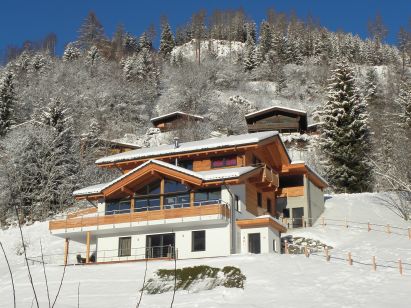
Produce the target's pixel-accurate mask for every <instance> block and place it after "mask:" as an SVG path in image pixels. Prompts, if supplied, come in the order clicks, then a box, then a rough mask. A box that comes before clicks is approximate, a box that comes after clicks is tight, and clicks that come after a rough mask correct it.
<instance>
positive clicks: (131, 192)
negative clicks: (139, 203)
mask: <svg viewBox="0 0 411 308" xmlns="http://www.w3.org/2000/svg"><path fill="white" fill-rule="evenodd" d="M121 191H122V192H125V193H126V194H129V195H130V197H133V196H134V191H132V190H131V189H128V188H127V187H125V186H123V187H121Z"/></svg>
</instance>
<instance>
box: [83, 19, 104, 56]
mask: <svg viewBox="0 0 411 308" xmlns="http://www.w3.org/2000/svg"><path fill="white" fill-rule="evenodd" d="M105 39H106V37H105V34H104V28H103V26H102V25H101V23H100V21H99V20H98V19H97V16H96V14H95V13H94V12H90V13H89V14H88V15H87V17H86V20H85V21H84V23H83V24H82V25H81V27H80V30H79V37H78V41H77V42H78V45H79V46H80V47H81V48H84V49H89V48H90V47H91V46H93V45H98V44H99V43H100V42H101V41H103V40H105Z"/></svg>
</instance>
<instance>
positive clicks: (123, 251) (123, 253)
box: [118, 237, 131, 257]
mask: <svg viewBox="0 0 411 308" xmlns="http://www.w3.org/2000/svg"><path fill="white" fill-rule="evenodd" d="M118 256H119V257H128V256H131V237H120V238H119V239H118Z"/></svg>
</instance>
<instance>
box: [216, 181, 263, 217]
mask: <svg viewBox="0 0 411 308" xmlns="http://www.w3.org/2000/svg"><path fill="white" fill-rule="evenodd" d="M228 189H229V190H230V191H231V193H232V194H234V195H236V196H238V198H239V202H238V203H239V211H236V215H235V216H236V219H252V218H255V215H253V214H251V213H250V212H248V211H247V210H246V208H247V206H246V195H245V194H246V188H245V184H239V185H228ZM221 200H223V201H224V202H226V203H227V204H228V205H230V202H231V199H230V193H229V192H228V191H227V189H226V188H225V187H224V186H222V187H221Z"/></svg>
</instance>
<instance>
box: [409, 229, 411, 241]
mask: <svg viewBox="0 0 411 308" xmlns="http://www.w3.org/2000/svg"><path fill="white" fill-rule="evenodd" d="M408 239H409V240H411V228H408Z"/></svg>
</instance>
